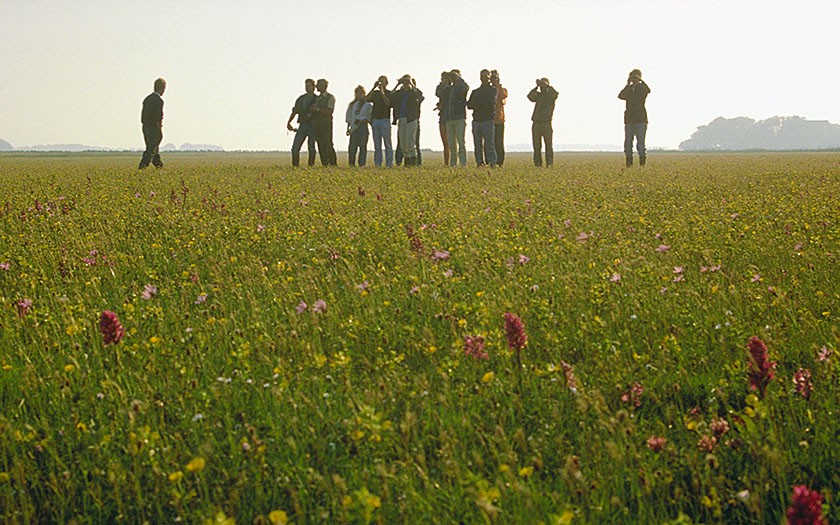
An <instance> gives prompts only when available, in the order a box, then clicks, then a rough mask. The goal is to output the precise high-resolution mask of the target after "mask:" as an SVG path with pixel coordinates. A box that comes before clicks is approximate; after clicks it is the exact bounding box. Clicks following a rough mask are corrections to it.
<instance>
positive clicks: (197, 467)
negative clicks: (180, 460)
mask: <svg viewBox="0 0 840 525" xmlns="http://www.w3.org/2000/svg"><path fill="white" fill-rule="evenodd" d="M206 465H207V461H206V460H205V459H204V458H203V457H201V456H199V457H197V458H193V459H191V460H190V462H189V463H187V471H188V472H201V471H202V470H204V467H205V466H206Z"/></svg>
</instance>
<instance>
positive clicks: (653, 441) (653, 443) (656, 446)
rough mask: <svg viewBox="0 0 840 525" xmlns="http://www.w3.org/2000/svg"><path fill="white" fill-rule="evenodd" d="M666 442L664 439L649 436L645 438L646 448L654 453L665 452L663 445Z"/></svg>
mask: <svg viewBox="0 0 840 525" xmlns="http://www.w3.org/2000/svg"><path fill="white" fill-rule="evenodd" d="M667 442H668V440H667V439H665V438H664V437H657V436H650V437H649V438H647V447H648V448H649V449H651V450H652V451H654V452H662V451H663V450H665V444H666V443H667Z"/></svg>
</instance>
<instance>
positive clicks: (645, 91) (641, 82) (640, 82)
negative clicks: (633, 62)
mask: <svg viewBox="0 0 840 525" xmlns="http://www.w3.org/2000/svg"><path fill="white" fill-rule="evenodd" d="M639 84H641V86H642V88H643V89H644V93H645V95H650V88H649V87H648V85H647V84H646V83H645V81H644V80H641V81H639Z"/></svg>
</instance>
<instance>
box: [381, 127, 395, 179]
mask: <svg viewBox="0 0 840 525" xmlns="http://www.w3.org/2000/svg"><path fill="white" fill-rule="evenodd" d="M386 122H387V126H385V127H384V129H383V133H382V138H384V139H385V166H386V167H388V168H393V167H394V148H393V146H392V145H391V121H389V120H387V119H386Z"/></svg>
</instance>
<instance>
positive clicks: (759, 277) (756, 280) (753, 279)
mask: <svg viewBox="0 0 840 525" xmlns="http://www.w3.org/2000/svg"><path fill="white" fill-rule="evenodd" d="M760 280H761V274H758V273H757V274H755V275H753V276H752V279H750V282H751V283H757V282H758V281H760Z"/></svg>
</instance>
